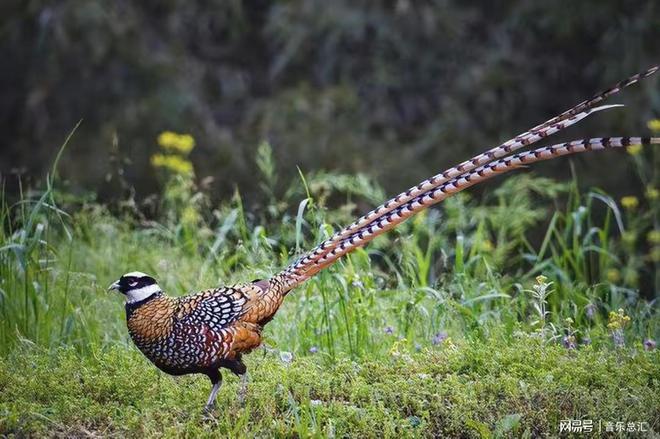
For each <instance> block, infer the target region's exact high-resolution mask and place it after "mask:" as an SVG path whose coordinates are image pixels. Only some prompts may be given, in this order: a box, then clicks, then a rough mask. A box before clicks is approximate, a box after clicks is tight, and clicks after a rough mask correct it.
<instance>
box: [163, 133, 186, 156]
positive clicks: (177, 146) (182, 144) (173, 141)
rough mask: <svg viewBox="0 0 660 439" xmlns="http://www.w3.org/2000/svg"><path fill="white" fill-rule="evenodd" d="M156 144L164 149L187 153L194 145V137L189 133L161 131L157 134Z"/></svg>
mask: <svg viewBox="0 0 660 439" xmlns="http://www.w3.org/2000/svg"><path fill="white" fill-rule="evenodd" d="M158 145H160V147H161V148H163V149H165V150H170V151H175V152H179V153H181V154H184V155H187V154H189V153H190V151H192V149H193V148H194V147H195V139H194V138H193V136H191V135H190V134H177V133H175V132H172V131H163V132H162V133H160V134H159V135H158Z"/></svg>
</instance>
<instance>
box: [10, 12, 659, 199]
mask: <svg viewBox="0 0 660 439" xmlns="http://www.w3.org/2000/svg"><path fill="white" fill-rule="evenodd" d="M659 9H660V4H659V3H658V2H655V1H630V0H610V1H601V0H589V1H579V2H575V1H568V0H562V1H557V2H540V1H532V0H517V1H514V0H509V1H498V2H478V1H462V2H458V1H449V0H428V1H410V0H397V1H384V0H378V1H364V0H361V1H334V2H326V1H321V0H292V1H272V2H268V1H263V0H252V1H244V2H241V1H226V0H222V1H221V0H206V1H183V0H167V1H158V2H154V1H144V2H128V1H121V0H118V1H112V2H107V1H101V0H60V1H54V2H53V1H43V0H5V1H3V2H2V5H0V56H1V58H2V59H3V66H2V68H1V69H0V91H1V96H2V97H1V98H0V125H1V127H2V133H3V139H2V142H0V146H1V149H0V172H1V173H2V174H4V175H5V176H7V175H8V174H12V173H20V174H22V179H23V182H24V183H25V182H26V181H28V182H29V181H34V182H35V183H36V180H38V179H40V178H43V176H44V174H45V171H46V170H47V168H48V166H49V165H50V164H51V163H52V160H53V158H54V156H55V154H56V151H57V148H58V146H59V145H60V144H61V140H62V139H63V138H64V137H65V135H66V133H67V132H69V131H70V130H71V128H72V127H73V126H74V125H75V124H76V123H77V122H78V121H79V120H80V119H83V123H82V125H81V127H80V129H79V130H78V131H77V132H76V134H75V136H74V138H73V140H72V142H71V145H70V149H69V150H68V151H67V154H66V158H65V160H63V162H62V163H61V176H63V177H64V178H65V179H66V180H67V184H68V185H69V190H72V191H74V192H75V191H77V193H79V194H81V195H85V196H87V197H90V198H97V197H98V198H99V199H100V200H101V201H107V200H118V199H126V196H127V195H129V194H127V193H126V192H127V191H133V189H132V188H135V191H136V198H137V199H143V198H144V197H146V196H148V195H150V194H153V193H159V192H160V189H161V186H162V184H163V181H162V179H159V178H158V172H157V170H156V169H154V167H152V166H150V164H149V163H150V158H151V157H152V156H153V155H154V154H155V153H157V152H158V148H159V147H158V143H157V142H156V139H157V137H158V135H159V134H160V133H162V132H164V131H167V130H172V131H175V132H180V133H190V134H191V135H192V136H193V137H194V139H195V140H196V143H197V146H196V148H195V150H194V151H192V153H191V155H190V161H191V162H192V163H193V164H194V168H195V170H196V175H197V178H198V179H199V180H200V181H202V180H204V179H205V178H206V177H212V178H213V180H210V179H208V178H206V179H205V180H204V181H205V184H206V187H208V188H209V189H210V190H209V192H210V193H211V194H212V195H213V197H214V198H216V199H217V198H219V197H227V196H229V195H231V193H232V191H233V189H234V187H235V185H238V187H240V190H241V193H242V194H243V197H244V199H245V202H246V203H247V204H251V203H254V202H258V201H259V200H258V197H259V196H261V194H262V193H263V191H261V190H259V182H258V181H255V178H254V176H255V172H256V165H255V156H256V155H257V148H258V145H259V144H260V143H261V142H262V141H264V140H266V141H268V142H269V143H270V144H271V145H272V148H273V160H274V161H275V162H276V164H277V169H278V170H279V174H280V175H279V176H278V179H277V182H273V183H274V184H275V186H273V187H272V188H271V190H272V191H274V192H277V191H283V190H284V189H285V188H286V187H288V182H290V181H291V179H292V178H297V173H298V171H297V169H296V167H297V166H299V167H300V168H301V169H302V170H303V171H304V172H309V171H311V170H318V169H324V170H329V171H337V172H341V173H347V174H354V173H357V172H363V173H366V174H367V175H369V176H371V177H373V178H375V179H376V181H378V182H379V183H381V184H382V185H383V186H384V188H385V190H386V191H387V192H388V193H394V192H396V191H398V190H401V189H404V187H408V186H409V185H410V184H413V183H416V182H417V181H419V180H420V179H422V178H425V177H427V176H429V175H431V174H433V173H436V172H438V171H441V170H443V169H445V168H447V167H448V166H450V165H452V164H454V163H455V162H457V161H459V160H462V159H465V158H467V157H468V156H470V155H471V154H472V153H475V152H477V151H481V150H483V149H484V148H485V147H487V146H492V145H494V144H496V143H499V142H500V141H503V140H506V139H507V138H509V137H512V136H513V135H515V134H517V133H519V132H521V131H523V130H525V129H527V128H528V127H531V126H533V125H534V124H536V123H538V122H541V121H543V120H545V119H547V118H549V117H550V116H552V115H553V114H554V113H557V112H559V111H563V110H564V109H566V108H567V107H569V106H571V105H573V104H575V103H577V102H578V101H581V100H583V99H584V98H586V97H588V96H590V95H591V94H593V93H594V92H596V91H598V90H600V89H602V88H604V87H607V86H609V85H610V84H611V83H613V82H615V81H617V80H619V79H622V78H624V77H626V76H628V75H630V74H632V73H635V72H637V71H640V70H642V69H645V68H647V67H648V66H649V65H651V64H653V63H656V62H658V60H659V59H660V56H659V55H660V50H659V49H660V44H658V42H659V41H660V14H659ZM657 84H658V83H657V80H650V81H648V82H646V83H644V84H641V85H638V86H635V87H633V88H631V89H630V90H627V91H626V92H625V93H624V94H623V96H622V97H620V98H617V99H619V100H620V101H623V102H625V103H626V104H628V105H629V107H628V108H627V109H626V110H618V111H612V112H609V114H599V115H598V116H596V117H595V118H593V120H590V121H586V123H583V124H581V126H580V127H579V128H577V129H572V130H571V131H570V133H569V134H568V136H570V138H579V137H580V136H586V135H595V136H598V135H615V134H616V135H625V134H645V133H647V132H648V130H647V129H646V127H645V124H646V121H648V120H649V119H651V118H653V117H657V115H658V111H659V110H660V93H659V89H658V86H657ZM654 110H655V111H654ZM566 137H567V136H565V137H564V138H566ZM573 160H574V161H575V162H576V163H577V169H578V171H579V174H580V178H581V179H582V181H583V182H585V181H586V183H587V184H597V185H599V186H601V187H603V188H604V189H605V190H606V191H608V192H610V193H613V194H614V195H615V196H617V195H623V194H627V193H638V194H641V193H642V191H643V190H644V188H643V187H641V186H640V185H639V184H638V183H637V180H636V179H634V178H631V177H632V175H633V172H634V171H633V167H632V166H630V165H628V164H626V165H622V164H621V163H622V162H621V160H620V156H618V155H617V154H605V155H603V156H598V157H597V158H596V157H592V156H591V155H587V156H583V157H579V158H575V159H573ZM589 161H592V163H591V164H589V163H588V162H589ZM543 169H544V172H545V173H547V174H550V175H553V174H554V176H557V177H560V178H565V177H568V176H569V172H570V171H569V167H568V166H567V161H565V160H564V161H557V162H556V163H552V164H547V165H544V166H543ZM603 169H607V170H608V174H609V175H608V178H607V179H605V178H602V170H603ZM118 175H121V176H122V178H121V179H119V178H117V176H118ZM122 179H123V180H124V182H123V183H122V181H121V180H122ZM17 181H18V179H16V178H6V179H5V182H6V184H7V185H8V189H9V191H10V192H11V191H16V190H17V188H18V186H17V183H16V182H17ZM255 198H257V199H256V200H255Z"/></svg>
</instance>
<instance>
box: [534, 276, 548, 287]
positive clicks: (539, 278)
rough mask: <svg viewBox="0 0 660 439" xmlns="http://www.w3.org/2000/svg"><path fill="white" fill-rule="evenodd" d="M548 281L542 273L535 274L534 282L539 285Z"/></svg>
mask: <svg viewBox="0 0 660 439" xmlns="http://www.w3.org/2000/svg"><path fill="white" fill-rule="evenodd" d="M547 282H548V278H547V277H545V276H543V275H542V274H539V275H538V276H536V283H537V284H539V285H542V284H545V283H547Z"/></svg>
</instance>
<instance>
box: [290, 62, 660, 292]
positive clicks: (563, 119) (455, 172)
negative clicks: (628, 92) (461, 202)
mask: <svg viewBox="0 0 660 439" xmlns="http://www.w3.org/2000/svg"><path fill="white" fill-rule="evenodd" d="M658 68H659V67H658V66H654V67H651V68H650V69H648V70H646V71H644V72H642V73H638V74H636V75H633V76H631V77H630V78H627V79H625V80H623V81H620V82H619V83H617V84H616V85H614V86H613V87H611V88H609V89H607V90H605V91H603V92H601V93H598V94H596V95H595V96H594V97H592V98H591V99H588V100H586V101H584V102H581V103H580V104H578V105H576V106H574V107H572V108H570V109H569V110H566V111H565V112H563V113H561V114H560V115H558V116H555V117H553V118H552V119H549V120H548V121H546V122H544V123H542V124H540V125H537V126H535V127H534V128H532V129H531V130H529V131H527V132H525V133H522V134H520V135H518V136H516V137H514V138H513V139H510V140H508V141H506V142H504V143H503V144H501V145H499V146H497V147H495V148H492V149H490V150H488V151H486V152H485V153H482V154H479V155H477V156H475V157H473V158H471V159H470V160H467V161H465V162H463V163H461V164H459V165H458V166H455V167H453V168H450V169H448V170H446V171H444V172H443V173H441V174H437V175H435V176H433V177H431V178H429V179H427V180H424V181H423V182H421V183H420V184H418V185H417V186H414V187H412V188H410V189H408V190H407V191H405V192H402V193H401V194H399V195H397V196H396V197H394V198H392V199H391V200H389V201H387V202H386V203H384V204H382V205H380V206H378V207H377V208H375V209H374V210H372V211H370V212H369V213H367V214H366V215H364V216H362V217H360V218H359V219H358V220H357V221H355V222H354V223H352V224H351V225H349V226H348V227H346V228H344V229H342V230H340V231H339V232H337V233H335V234H334V235H333V236H332V237H330V238H329V239H327V240H325V241H324V242H323V243H321V244H320V245H318V246H317V247H315V248H314V249H312V250H311V251H310V252H308V253H306V254H305V255H303V256H302V257H301V258H299V259H298V260H297V261H295V262H294V263H293V264H291V265H290V266H289V267H288V268H287V269H286V270H285V271H284V272H282V273H281V274H280V276H281V277H283V278H288V279H290V280H291V282H294V283H295V284H298V283H300V282H298V279H303V280H304V279H307V278H308V277H309V276H311V275H312V274H313V273H316V272H317V271H318V267H319V264H318V263H317V262H319V261H321V260H326V259H327V258H326V256H329V255H330V254H331V253H332V252H333V251H334V250H335V249H336V248H337V247H338V246H339V245H341V244H343V243H345V241H346V239H347V238H351V237H352V236H354V235H355V234H356V232H358V231H360V230H364V229H365V227H367V226H369V225H370V224H373V223H375V222H376V221H378V220H379V219H381V218H383V217H384V216H386V215H388V214H389V213H390V212H392V211H395V210H397V209H399V208H401V207H402V206H405V205H406V204H408V203H409V202H410V201H411V200H414V199H415V198H417V197H419V196H420V195H423V194H425V193H427V192H429V191H432V190H433V189H436V188H439V187H441V186H443V185H444V184H445V183H447V182H451V181H452V180H453V179H456V178H460V177H461V176H462V175H464V174H469V173H471V171H473V170H475V169H477V168H479V167H483V166H484V165H485V164H486V163H488V162H491V161H493V160H498V159H500V158H502V157H504V156H506V155H507V154H510V153H511V152H513V151H516V150H518V149H520V148H522V147H525V146H529V145H531V144H532V143H534V142H537V141H539V140H541V139H543V138H545V137H548V136H550V135H552V134H555V133H557V132H558V131H560V130H562V129H564V128H567V127H569V126H571V125H573V124H575V123H577V122H579V121H581V120H582V119H584V118H585V117H587V116H589V115H590V114H592V113H594V112H597V111H601V110H605V109H609V108H613V107H617V106H620V105H604V106H599V107H594V106H595V105H596V104H598V103H600V102H602V101H603V100H604V99H606V98H607V97H609V96H611V95H612V94H615V93H617V92H618V91H620V90H621V89H623V88H625V87H627V86H629V85H631V84H634V83H635V82H637V81H638V80H639V79H642V78H645V77H647V76H650V75H652V74H653V73H655V72H656V71H657V70H658ZM323 266H326V265H325V264H323ZM310 270H311V271H312V272H313V273H312V274H310Z"/></svg>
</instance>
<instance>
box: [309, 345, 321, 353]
mask: <svg viewBox="0 0 660 439" xmlns="http://www.w3.org/2000/svg"><path fill="white" fill-rule="evenodd" d="M318 351H319V348H317V347H316V346H312V347H311V348H309V353H310V354H315V353H317V352H318Z"/></svg>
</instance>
